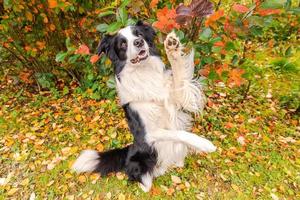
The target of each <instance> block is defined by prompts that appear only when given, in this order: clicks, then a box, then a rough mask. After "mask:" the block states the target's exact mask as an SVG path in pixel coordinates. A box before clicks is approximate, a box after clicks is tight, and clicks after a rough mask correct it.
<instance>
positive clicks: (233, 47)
mask: <svg viewBox="0 0 300 200" xmlns="http://www.w3.org/2000/svg"><path fill="white" fill-rule="evenodd" d="M225 50H226V51H230V50H235V46H234V43H233V42H227V43H226V45H225Z"/></svg>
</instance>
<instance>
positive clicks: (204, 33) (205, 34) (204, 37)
mask: <svg viewBox="0 0 300 200" xmlns="http://www.w3.org/2000/svg"><path fill="white" fill-rule="evenodd" d="M211 36H212V31H211V29H210V28H205V29H204V30H203V31H202V33H201V34H200V37H199V39H200V40H203V41H208V39H209V38H210V37H211Z"/></svg>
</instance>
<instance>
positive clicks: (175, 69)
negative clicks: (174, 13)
mask: <svg viewBox="0 0 300 200" xmlns="http://www.w3.org/2000/svg"><path fill="white" fill-rule="evenodd" d="M164 46H165V50H166V53H167V56H168V60H169V62H170V64H171V68H172V74H173V76H172V77H173V80H172V96H173V100H174V101H175V102H176V104H177V105H178V106H179V107H180V108H183V109H185V110H188V111H191V112H199V111H201V110H202V109H203V107H204V105H205V96H204V94H203V92H202V89H201V85H200V83H199V81H198V80H197V79H193V75H194V50H191V51H190V52H189V53H184V51H183V49H184V47H183V46H182V44H181V43H180V41H179V38H178V37H177V36H176V34H175V33H174V32H171V33H169V34H168V36H167V38H166V40H165V42H164Z"/></svg>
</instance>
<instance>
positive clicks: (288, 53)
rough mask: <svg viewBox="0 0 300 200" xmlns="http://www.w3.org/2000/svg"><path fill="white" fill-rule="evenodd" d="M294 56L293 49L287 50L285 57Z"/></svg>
mask: <svg viewBox="0 0 300 200" xmlns="http://www.w3.org/2000/svg"><path fill="white" fill-rule="evenodd" d="M290 56H292V47H289V48H287V50H286V51H285V57H290Z"/></svg>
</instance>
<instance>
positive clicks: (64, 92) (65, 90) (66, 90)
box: [63, 86, 69, 95]
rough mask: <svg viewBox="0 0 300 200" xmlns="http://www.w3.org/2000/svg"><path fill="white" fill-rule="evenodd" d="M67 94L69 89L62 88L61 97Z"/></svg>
mask: <svg viewBox="0 0 300 200" xmlns="http://www.w3.org/2000/svg"><path fill="white" fill-rule="evenodd" d="M66 94H69V88H68V87H67V86H65V87H64V88H63V95H66Z"/></svg>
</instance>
